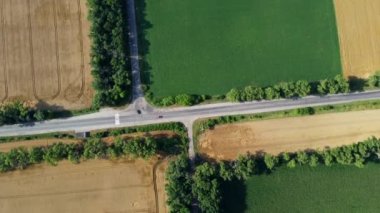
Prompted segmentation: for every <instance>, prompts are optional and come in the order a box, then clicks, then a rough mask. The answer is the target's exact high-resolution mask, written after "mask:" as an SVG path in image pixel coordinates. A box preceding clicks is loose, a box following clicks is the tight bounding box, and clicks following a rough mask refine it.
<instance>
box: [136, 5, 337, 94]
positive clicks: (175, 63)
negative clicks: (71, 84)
mask: <svg viewBox="0 0 380 213" xmlns="http://www.w3.org/2000/svg"><path fill="white" fill-rule="evenodd" d="M142 2H143V1H140V3H138V4H139V5H138V10H140V12H139V14H140V16H139V25H140V33H141V34H143V37H145V40H146V41H145V42H144V41H143V40H144V39H142V38H140V47H141V49H142V54H143V55H144V56H145V57H144V58H145V60H146V64H145V65H144V66H143V69H144V76H145V80H146V82H148V83H149V84H150V87H151V91H152V92H153V93H154V95H155V96H156V97H161V96H167V95H175V94H179V93H188V94H210V95H215V94H224V93H226V92H227V91H228V90H229V89H231V88H233V87H240V86H246V85H250V84H255V85H257V86H266V85H271V84H274V83H277V82H279V81H291V80H299V79H305V80H319V79H322V78H326V77H332V76H335V75H336V74H340V73H341V64H340V56H339V43H338V35H337V29H336V23H335V13H334V6H333V3H332V0H318V1H316V0H286V1H285V0H238V1H231V0H145V6H142V5H144V3H142ZM141 10H143V11H144V13H145V17H144V20H145V21H144V22H143V21H142V15H141V14H142V12H141ZM147 76H149V78H148V77H147ZM147 79H148V80H147Z"/></svg>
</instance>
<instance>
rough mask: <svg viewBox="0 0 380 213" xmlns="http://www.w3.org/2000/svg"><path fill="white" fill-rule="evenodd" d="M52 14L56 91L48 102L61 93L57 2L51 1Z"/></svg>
mask: <svg viewBox="0 0 380 213" xmlns="http://www.w3.org/2000/svg"><path fill="white" fill-rule="evenodd" d="M53 13H54V37H55V57H56V60H57V78H58V91H57V93H56V94H55V95H53V96H52V97H51V98H50V100H52V99H55V98H57V97H58V96H59V94H60V93H61V67H60V57H59V38H58V27H57V2H56V0H53Z"/></svg>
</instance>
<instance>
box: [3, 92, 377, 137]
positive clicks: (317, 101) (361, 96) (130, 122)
mask: <svg viewBox="0 0 380 213" xmlns="http://www.w3.org/2000/svg"><path fill="white" fill-rule="evenodd" d="M373 99H380V91H372V92H364V93H351V94H345V95H334V96H324V97H319V96H311V97H306V98H302V99H293V100H277V101H262V102H247V103H222V104H208V105H199V106H193V107H183V108H172V109H153V110H152V111H151V112H143V114H137V112H136V111H132V110H120V111H118V110H108V111H102V112H97V113H92V114H88V115H83V116H77V117H72V118H67V119H56V120H50V121H44V122H37V123H31V124H24V125H9V126H3V127H1V128H0V136H19V135H30V134H41V133H48V132H58V131H60V132H61V131H77V132H79V131H89V130H97V129H104V128H115V127H128V126H138V125H145V124H153V123H162V122H172V121H175V122H182V123H185V124H191V123H192V121H194V120H196V119H199V118H207V117H214V116H221V115H238V114H253V113H261V112H272V111H279V110H285V109H294V108H300V107H307V106H320V105H333V104H340V103H349V102H354V101H363V100H373ZM115 114H118V115H119V119H118V120H119V122H120V124H118V125H117V124H115Z"/></svg>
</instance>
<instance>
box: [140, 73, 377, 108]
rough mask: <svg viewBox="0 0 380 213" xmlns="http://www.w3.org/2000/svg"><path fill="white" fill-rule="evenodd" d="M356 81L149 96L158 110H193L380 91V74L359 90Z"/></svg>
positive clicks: (303, 82) (339, 78) (302, 82)
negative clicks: (215, 104)
mask: <svg viewBox="0 0 380 213" xmlns="http://www.w3.org/2000/svg"><path fill="white" fill-rule="evenodd" d="M355 81H356V80H355V79H354V80H347V79H345V78H344V77H343V76H342V75H337V76H335V77H334V78H327V79H323V80H320V81H317V82H308V81H306V80H298V81H290V82H280V83H278V84H276V85H272V86H267V87H259V86H253V85H249V86H246V87H244V88H233V89H231V90H230V91H229V92H227V93H226V94H224V95H216V96H210V95H190V94H179V95H176V96H167V97H163V98H157V97H154V96H153V93H152V92H151V91H147V92H146V97H147V99H148V100H149V101H150V102H151V103H153V104H154V105H157V106H172V105H180V106H191V105H195V104H198V103H201V102H205V101H218V100H219V101H223V100H226V101H230V102H243V101H260V100H275V99H280V98H298V97H305V96H308V95H329V94H339V93H348V92H350V91H352V90H364V89H374V88H380V72H377V73H376V74H374V75H372V76H370V77H369V78H368V79H366V80H362V81H363V82H362V83H360V84H361V85H360V86H359V87H358V86H357V84H358V83H357V82H355Z"/></svg>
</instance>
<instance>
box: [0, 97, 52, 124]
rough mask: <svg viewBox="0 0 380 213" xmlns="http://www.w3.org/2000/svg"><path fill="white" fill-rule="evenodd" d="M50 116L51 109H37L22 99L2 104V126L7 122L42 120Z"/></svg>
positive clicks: (0, 118) (0, 121)
mask: <svg viewBox="0 0 380 213" xmlns="http://www.w3.org/2000/svg"><path fill="white" fill-rule="evenodd" d="M50 116H51V112H50V111H46V110H35V109H34V108H31V107H29V106H28V105H27V104H25V103H23V102H21V101H15V102H9V103H5V104H3V105H1V106H0V126H1V125H6V124H16V123H25V122H32V121H42V120H45V119H47V118H49V117H50Z"/></svg>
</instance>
